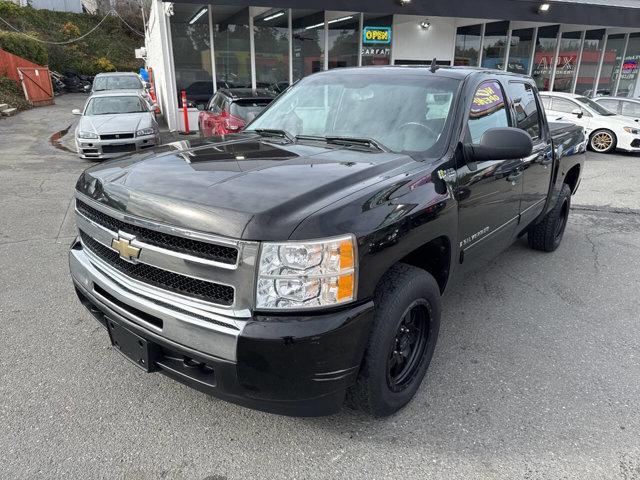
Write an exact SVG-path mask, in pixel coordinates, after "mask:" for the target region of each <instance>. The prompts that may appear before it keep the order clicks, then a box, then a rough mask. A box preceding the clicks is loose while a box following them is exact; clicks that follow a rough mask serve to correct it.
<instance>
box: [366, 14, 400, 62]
mask: <svg viewBox="0 0 640 480" xmlns="http://www.w3.org/2000/svg"><path fill="white" fill-rule="evenodd" d="M362 24H363V27H364V31H365V32H366V31H367V29H369V30H370V31H371V33H370V35H369V39H368V41H367V38H366V37H365V32H362V33H361V34H360V35H362V65H389V64H390V63H391V48H392V46H391V43H392V40H393V34H392V30H391V29H392V26H393V15H387V16H385V17H380V16H377V15H369V14H364V19H363V22H362ZM385 32H387V37H386V38H385Z"/></svg>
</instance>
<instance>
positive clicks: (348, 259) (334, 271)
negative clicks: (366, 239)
mask: <svg viewBox="0 0 640 480" xmlns="http://www.w3.org/2000/svg"><path fill="white" fill-rule="evenodd" d="M355 250H356V246H355V239H354V237H353V236H351V235H349V236H344V237H337V238H329V239H326V240H317V241H309V242H284V243H272V242H265V243H263V244H262V251H261V253H260V263H259V268H258V282H257V287H256V289H257V291H256V307H257V308H258V309H301V308H318V307H326V306H331V305H338V304H341V303H346V302H350V301H351V300H354V299H355V287H356V268H355V261H356V260H355V259H356V255H355V254H356V251H355Z"/></svg>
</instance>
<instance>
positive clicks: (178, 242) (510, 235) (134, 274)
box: [70, 67, 586, 416]
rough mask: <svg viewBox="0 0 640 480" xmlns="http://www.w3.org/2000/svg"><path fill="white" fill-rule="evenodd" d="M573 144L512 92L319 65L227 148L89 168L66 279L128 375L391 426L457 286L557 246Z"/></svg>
mask: <svg viewBox="0 0 640 480" xmlns="http://www.w3.org/2000/svg"><path fill="white" fill-rule="evenodd" d="M220 98H223V97H220ZM585 149H586V137H585V136H584V131H583V129H582V128H580V127H577V126H574V125H570V124H566V123H565V124H562V125H561V126H560V127H559V130H558V131H557V132H556V131H555V130H554V131H551V130H550V129H549V124H548V122H547V120H546V119H545V117H544V114H543V111H542V109H541V104H540V99H539V96H538V92H537V90H536V87H535V83H534V81H533V80H532V79H531V78H529V77H524V76H520V75H515V74H510V73H507V72H503V71H488V70H480V69H474V68H439V69H435V68H412V67H370V68H366V69H362V68H358V69H348V68H341V69H334V70H329V71H327V72H322V73H317V74H315V75H311V76H308V77H305V78H304V79H302V80H300V81H299V82H298V83H297V84H296V85H294V86H293V87H291V89H289V90H287V91H286V92H284V93H283V94H282V95H280V96H279V97H278V98H277V99H276V100H275V101H274V102H273V103H272V104H270V105H269V106H268V107H267V108H266V109H265V110H264V111H263V112H262V114H261V115H260V116H259V117H258V118H256V119H255V120H254V121H253V122H252V123H251V124H250V125H249V126H248V127H247V129H246V130H244V131H243V132H241V133H238V134H232V135H228V136H225V137H216V139H215V140H209V141H206V142H202V141H195V142H193V143H190V142H189V141H187V140H185V141H181V142H176V143H174V144H169V145H165V146H164V147H163V148H162V149H159V150H161V151H158V153H157V154H154V153H149V154H147V155H144V156H138V157H130V158H122V159H118V160H114V161H112V162H108V163H106V164H103V165H98V166H94V167H92V168H89V169H87V170H86V171H85V172H84V173H83V174H82V175H81V176H80V178H79V180H78V182H77V184H76V192H75V197H76V198H75V211H76V221H77V226H78V229H79V237H78V238H77V239H76V240H75V242H73V244H72V246H71V250H70V269H71V276H72V278H73V282H74V284H75V287H76V291H77V294H78V297H79V299H80V301H81V302H82V304H84V305H85V306H86V307H87V308H88V310H89V312H90V313H91V314H92V315H93V316H94V317H95V318H96V319H97V320H98V321H99V322H100V324H101V325H102V326H103V327H104V328H105V329H106V330H107V331H108V334H109V338H110V341H111V343H112V345H113V348H115V349H117V350H119V351H120V352H121V353H122V354H123V355H124V356H126V357H127V358H129V359H130V360H131V361H132V362H134V363H135V364H136V365H137V366H138V367H140V368H142V369H143V370H145V371H148V372H152V371H160V372H163V373H165V374H166V375H168V376H170V377H172V378H174V379H177V380H179V381H182V382H185V383H187V384H189V385H191V386H193V387H195V388H198V389H200V390H202V391H205V392H208V393H210V394H213V395H216V396H219V397H221V398H224V399H226V400H229V401H232V402H236V403H239V404H241V405H245V406H249V407H253V408H259V409H262V410H267V411H271V412H276V413H281V414H287V415H322V414H328V413H332V412H335V411H337V410H338V409H340V408H341V406H342V404H343V402H344V400H345V398H348V399H349V403H350V404H352V405H355V406H357V407H358V408H361V409H362V410H364V411H366V412H368V413H370V414H372V415H376V416H382V415H389V414H392V413H393V412H395V411H397V410H399V409H400V408H402V407H403V406H404V405H405V404H407V403H408V402H409V401H410V400H411V398H412V397H413V396H414V394H415V393H416V391H417V390H418V388H419V386H420V383H421V382H422V379H423V377H424V375H425V372H426V370H427V368H428V366H429V363H430V361H431V358H432V356H433V354H434V349H435V345H436V340H437V337H438V331H439V326H440V312H441V309H442V302H441V295H442V293H443V292H444V291H445V290H446V289H447V288H460V286H459V285H458V286H456V279H463V278H465V277H466V276H468V275H469V273H470V272H471V271H472V270H476V269H478V268H481V267H482V266H483V265H486V264H487V263H488V262H490V261H491V260H492V259H493V258H495V257H496V256H497V255H499V254H500V252H501V251H503V250H504V249H505V248H507V246H509V245H510V244H511V243H512V242H514V241H515V240H516V239H517V238H518V237H519V236H521V235H526V236H527V238H528V243H529V246H530V247H531V248H533V249H536V250H542V251H546V252H551V251H554V250H556V249H557V248H558V246H559V245H560V242H561V240H562V237H563V233H564V230H565V226H566V225H567V218H568V215H569V212H570V203H571V195H572V194H573V193H575V192H576V189H577V188H578V185H579V184H580V178H581V173H582V170H583V166H584V155H583V153H584V151H585ZM557 255H558V256H559V257H560V256H562V255H566V252H559V253H558V254H557ZM538 258H539V257H537V256H532V258H531V261H537V259H538ZM516 274H517V273H516ZM532 288H535V286H534V287H532ZM449 331H450V329H449ZM105 338H106V335H105ZM445 368H446V367H445Z"/></svg>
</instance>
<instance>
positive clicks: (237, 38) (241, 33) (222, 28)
mask: <svg viewBox="0 0 640 480" xmlns="http://www.w3.org/2000/svg"><path fill="white" fill-rule="evenodd" d="M249 38H250V36H249V8H248V7H247V8H241V9H238V8H237V7H229V6H215V7H213V46H214V47H213V49H214V52H215V56H216V81H217V83H218V88H238V87H251V51H250V39H249Z"/></svg>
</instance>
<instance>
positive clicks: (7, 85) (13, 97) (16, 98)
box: [0, 77, 31, 110]
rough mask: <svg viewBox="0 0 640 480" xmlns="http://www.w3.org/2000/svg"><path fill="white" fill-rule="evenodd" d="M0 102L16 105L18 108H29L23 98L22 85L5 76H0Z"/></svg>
mask: <svg viewBox="0 0 640 480" xmlns="http://www.w3.org/2000/svg"><path fill="white" fill-rule="evenodd" d="M0 103H6V104H8V105H9V106H10V107H17V108H18V110H26V109H27V108H31V107H30V106H29V103H27V101H26V100H25V98H24V92H23V91H22V87H20V85H18V84H17V83H16V82H15V81H14V80H12V79H10V78H7V77H0Z"/></svg>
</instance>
